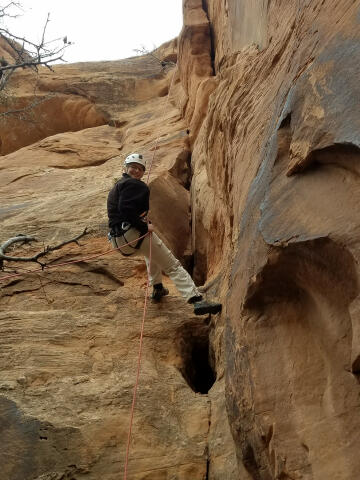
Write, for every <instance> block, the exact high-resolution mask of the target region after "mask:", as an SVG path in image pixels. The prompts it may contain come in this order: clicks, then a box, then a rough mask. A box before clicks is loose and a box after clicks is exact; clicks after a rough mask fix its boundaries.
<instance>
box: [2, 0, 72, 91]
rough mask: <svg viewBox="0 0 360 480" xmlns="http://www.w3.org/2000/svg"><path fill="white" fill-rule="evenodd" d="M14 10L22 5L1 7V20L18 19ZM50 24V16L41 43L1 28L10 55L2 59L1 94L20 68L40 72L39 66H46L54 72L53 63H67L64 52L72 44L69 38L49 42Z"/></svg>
mask: <svg viewBox="0 0 360 480" xmlns="http://www.w3.org/2000/svg"><path fill="white" fill-rule="evenodd" d="M14 8H16V9H21V5H20V4H19V3H18V2H10V3H8V4H7V5H6V6H4V7H0V19H2V21H4V18H5V19H6V17H8V18H16V17H17V16H18V15H13V14H12V9H14ZM49 22H50V14H48V15H47V18H46V21H45V23H44V26H43V30H42V35H41V40H40V43H35V42H33V41H31V40H28V39H27V38H25V37H21V36H19V35H15V34H13V33H12V32H10V31H9V29H8V28H7V27H6V26H2V27H1V28H0V39H2V40H3V41H4V42H6V44H7V46H8V47H7V48H8V49H7V53H8V54H9V55H8V56H7V58H6V59H5V58H4V57H2V58H1V59H0V92H1V91H2V90H4V89H5V88H6V86H7V84H8V82H9V79H10V77H11V75H12V74H13V73H14V71H15V70H17V69H19V68H30V69H32V70H34V71H35V72H38V67H39V66H45V67H47V68H49V69H50V70H52V67H51V64H52V63H54V62H57V61H62V62H64V61H65V60H64V58H63V55H64V52H65V50H66V48H68V47H69V46H70V45H71V44H72V43H71V42H69V41H68V40H67V36H64V37H63V38H57V39H55V40H51V41H47V40H46V32H47V27H48V24H49ZM9 49H10V51H9ZM9 57H10V59H9Z"/></svg>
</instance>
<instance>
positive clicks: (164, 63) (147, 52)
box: [133, 45, 175, 68]
mask: <svg viewBox="0 0 360 480" xmlns="http://www.w3.org/2000/svg"><path fill="white" fill-rule="evenodd" d="M154 50H156V49H154ZM133 51H134V52H135V53H137V54H138V55H150V56H151V57H153V58H154V59H155V60H156V61H157V62H159V64H160V65H161V67H162V68H166V67H173V66H174V65H175V63H174V62H172V61H171V60H161V58H159V57H157V56H156V55H155V54H154V51H152V52H151V51H150V50H148V49H147V48H145V47H144V45H142V46H141V47H140V48H134V49H133Z"/></svg>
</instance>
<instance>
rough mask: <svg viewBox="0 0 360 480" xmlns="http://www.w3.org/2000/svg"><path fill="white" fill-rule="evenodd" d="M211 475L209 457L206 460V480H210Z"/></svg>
mask: <svg viewBox="0 0 360 480" xmlns="http://www.w3.org/2000/svg"><path fill="white" fill-rule="evenodd" d="M209 474H210V458H209V456H208V457H207V459H206V472H205V480H209V478H210V477H209Z"/></svg>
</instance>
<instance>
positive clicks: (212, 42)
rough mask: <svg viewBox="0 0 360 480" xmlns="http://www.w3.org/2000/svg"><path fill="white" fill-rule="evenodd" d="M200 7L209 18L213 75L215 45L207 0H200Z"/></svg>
mask: <svg viewBox="0 0 360 480" xmlns="http://www.w3.org/2000/svg"><path fill="white" fill-rule="evenodd" d="M202 9H203V10H204V12H205V13H206V16H207V18H208V20H209V35H210V57H211V65H212V70H213V75H215V47H214V43H215V42H214V38H215V34H214V29H213V26H212V24H211V21H210V17H209V6H208V2H207V0H202Z"/></svg>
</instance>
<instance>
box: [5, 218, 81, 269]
mask: <svg viewBox="0 0 360 480" xmlns="http://www.w3.org/2000/svg"><path fill="white" fill-rule="evenodd" d="M87 233H88V232H87V227H86V228H85V230H84V231H83V232H82V233H80V235H78V236H76V237H74V238H71V239H70V240H65V241H64V242H62V243H59V244H58V245H55V246H53V247H50V246H47V247H46V248H44V250H43V251H42V252H39V253H37V254H36V255H33V256H32V257H13V256H11V255H6V250H7V249H8V248H9V247H10V246H11V245H14V244H15V243H22V244H24V243H30V242H37V239H36V238H35V237H32V236H30V235H17V236H16V237H12V238H9V239H8V240H6V242H4V243H3V244H2V245H0V261H3V260H7V261H8V262H36V263H40V265H41V266H42V267H45V266H46V265H45V264H43V263H41V262H39V258H41V257H44V256H45V255H47V254H48V253H50V252H53V251H54V250H58V249H59V248H62V247H64V246H65V245H68V244H69V243H73V242H75V243H77V244H78V240H80V238H82V237H83V236H85V235H87Z"/></svg>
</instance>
